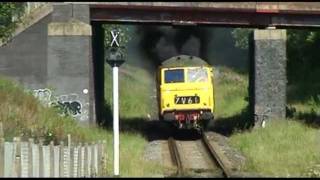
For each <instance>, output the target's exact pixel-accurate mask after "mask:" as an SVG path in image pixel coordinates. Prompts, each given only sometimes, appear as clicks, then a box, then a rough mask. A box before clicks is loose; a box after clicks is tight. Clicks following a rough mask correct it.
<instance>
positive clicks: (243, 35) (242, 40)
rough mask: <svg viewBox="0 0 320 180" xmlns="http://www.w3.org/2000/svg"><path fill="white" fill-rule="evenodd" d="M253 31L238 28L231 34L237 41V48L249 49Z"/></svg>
mask: <svg viewBox="0 0 320 180" xmlns="http://www.w3.org/2000/svg"><path fill="white" fill-rule="evenodd" d="M252 31H253V29H249V28H236V29H234V30H233V31H232V32H231V34H232V37H233V38H234V39H235V43H236V44H235V46H236V47H238V48H241V49H248V47H249V35H250V33H252Z"/></svg>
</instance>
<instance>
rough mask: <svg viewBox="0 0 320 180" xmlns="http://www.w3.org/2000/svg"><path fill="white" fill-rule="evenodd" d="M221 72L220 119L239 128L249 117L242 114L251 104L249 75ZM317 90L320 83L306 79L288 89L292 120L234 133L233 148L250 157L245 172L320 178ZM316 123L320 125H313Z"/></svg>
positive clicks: (218, 80)
mask: <svg viewBox="0 0 320 180" xmlns="http://www.w3.org/2000/svg"><path fill="white" fill-rule="evenodd" d="M219 71H220V72H219V73H218V76H216V114H217V117H218V118H217V120H218V121H230V122H227V124H228V123H229V124H230V123H231V124H233V126H238V124H239V123H242V122H238V121H242V120H243V119H245V117H242V116H243V115H246V114H243V113H242V114H241V111H242V110H245V108H246V106H247V105H248V102H247V101H246V97H247V96H248V91H247V87H248V80H247V76H246V75H244V74H243V73H239V72H236V71H234V70H232V69H227V68H219ZM317 87H319V85H318V83H316V82H312V83H311V82H309V81H306V80H304V82H298V83H295V84H291V85H290V86H289V87H288V92H287V99H288V104H287V105H288V106H289V107H290V108H291V109H294V110H293V112H292V114H291V117H292V119H280V120H276V119H274V120H271V121H268V123H267V125H266V127H265V128H261V129H251V130H243V129H238V130H235V131H232V134H231V136H230V144H231V146H233V147H234V148H235V149H238V150H239V151H241V152H242V153H243V154H244V155H245V156H246V158H247V161H246V163H245V165H244V166H243V167H242V170H243V171H248V172H254V173H258V174H261V175H263V176H273V177H320V153H319V152H320V139H319V137H320V130H319V128H318V127H319V121H315V120H317V119H318V120H319V119H320V118H319V115H320V98H319V97H318V96H317V92H319V91H318V89H317ZM287 114H288V113H287ZM235 120H237V121H235ZM306 122H307V123H306ZM315 122H316V123H318V125H317V126H310V124H312V125H314V123H315Z"/></svg>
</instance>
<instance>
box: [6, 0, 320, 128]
mask: <svg viewBox="0 0 320 180" xmlns="http://www.w3.org/2000/svg"><path fill="white" fill-rule="evenodd" d="M102 23H133V24H137V25H139V24H168V25H170V24H171V25H177V26H204V25H207V26H215V27H248V28H255V30H254V34H253V36H252V41H251V43H250V44H251V49H250V50H251V52H252V56H251V60H250V70H251V73H250V78H249V79H250V85H249V87H250V91H249V92H250V105H251V109H252V114H255V115H256V117H257V119H260V117H263V116H264V115H267V116H268V117H279V118H283V117H285V112H286V109H285V105H286V82H287V79H286V60H287V58H286V57H287V56H286V28H318V27H319V26H320V3H319V2H174V3H172V2H88V3H86V2H72V3H67V2H59V3H47V4H45V5H43V6H42V7H41V8H38V10H37V11H35V12H34V14H33V16H32V18H31V19H29V20H28V21H27V22H26V23H25V25H24V26H21V27H20V28H18V29H17V30H16V32H15V34H14V37H13V38H12V40H11V41H10V42H8V43H3V44H1V47H0V73H1V74H4V75H7V76H9V77H12V78H14V79H16V80H17V81H19V82H20V83H22V84H23V85H24V86H26V87H27V88H29V89H33V90H35V92H36V93H38V95H39V96H41V97H44V96H51V95H54V96H57V97H59V98H61V99H62V100H64V101H68V102H69V104H70V105H72V102H74V103H73V105H77V106H76V107H75V109H76V111H75V112H76V113H78V116H77V117H78V119H79V121H80V122H81V123H84V124H88V125H94V124H96V122H97V120H98V119H99V114H100V112H101V110H102V108H103V107H101V103H99V102H98V101H97V100H96V99H97V98H99V97H101V93H103V90H101V89H99V88H97V87H99V86H98V84H99V83H103V82H101V81H100V80H99V79H98V78H97V76H99V75H101V68H103V63H104V59H103V55H101V53H99V52H103V51H104V50H103V46H102V45H103V41H101V39H99V38H97V37H98V36H97V35H98V34H100V35H101V33H102V26H101V25H102ZM99 69H100V70H99ZM99 73H100V74H99ZM102 73H103V71H102ZM47 87H50V88H53V89H54V92H51V91H50V90H48V89H46V88H47ZM44 98H45V97H44ZM77 103H78V104H77ZM77 108H81V109H77Z"/></svg>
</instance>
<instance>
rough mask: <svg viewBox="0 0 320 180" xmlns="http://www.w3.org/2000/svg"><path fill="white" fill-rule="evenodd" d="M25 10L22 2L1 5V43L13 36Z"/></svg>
mask: <svg viewBox="0 0 320 180" xmlns="http://www.w3.org/2000/svg"><path fill="white" fill-rule="evenodd" d="M24 8H25V6H24V4H23V3H21V2H2V3H0V41H2V42H4V41H7V40H8V39H9V38H10V37H11V36H12V33H13V32H14V30H15V29H16V27H17V24H18V23H19V22H20V21H21V16H22V14H23V12H24ZM13 19H14V20H13Z"/></svg>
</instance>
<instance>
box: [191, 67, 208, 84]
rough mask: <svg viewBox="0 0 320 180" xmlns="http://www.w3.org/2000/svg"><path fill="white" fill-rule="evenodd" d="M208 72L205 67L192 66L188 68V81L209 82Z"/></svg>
mask: <svg viewBox="0 0 320 180" xmlns="http://www.w3.org/2000/svg"><path fill="white" fill-rule="evenodd" d="M207 81H208V73H207V70H206V69H204V68H191V69H188V70H187V82H207Z"/></svg>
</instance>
